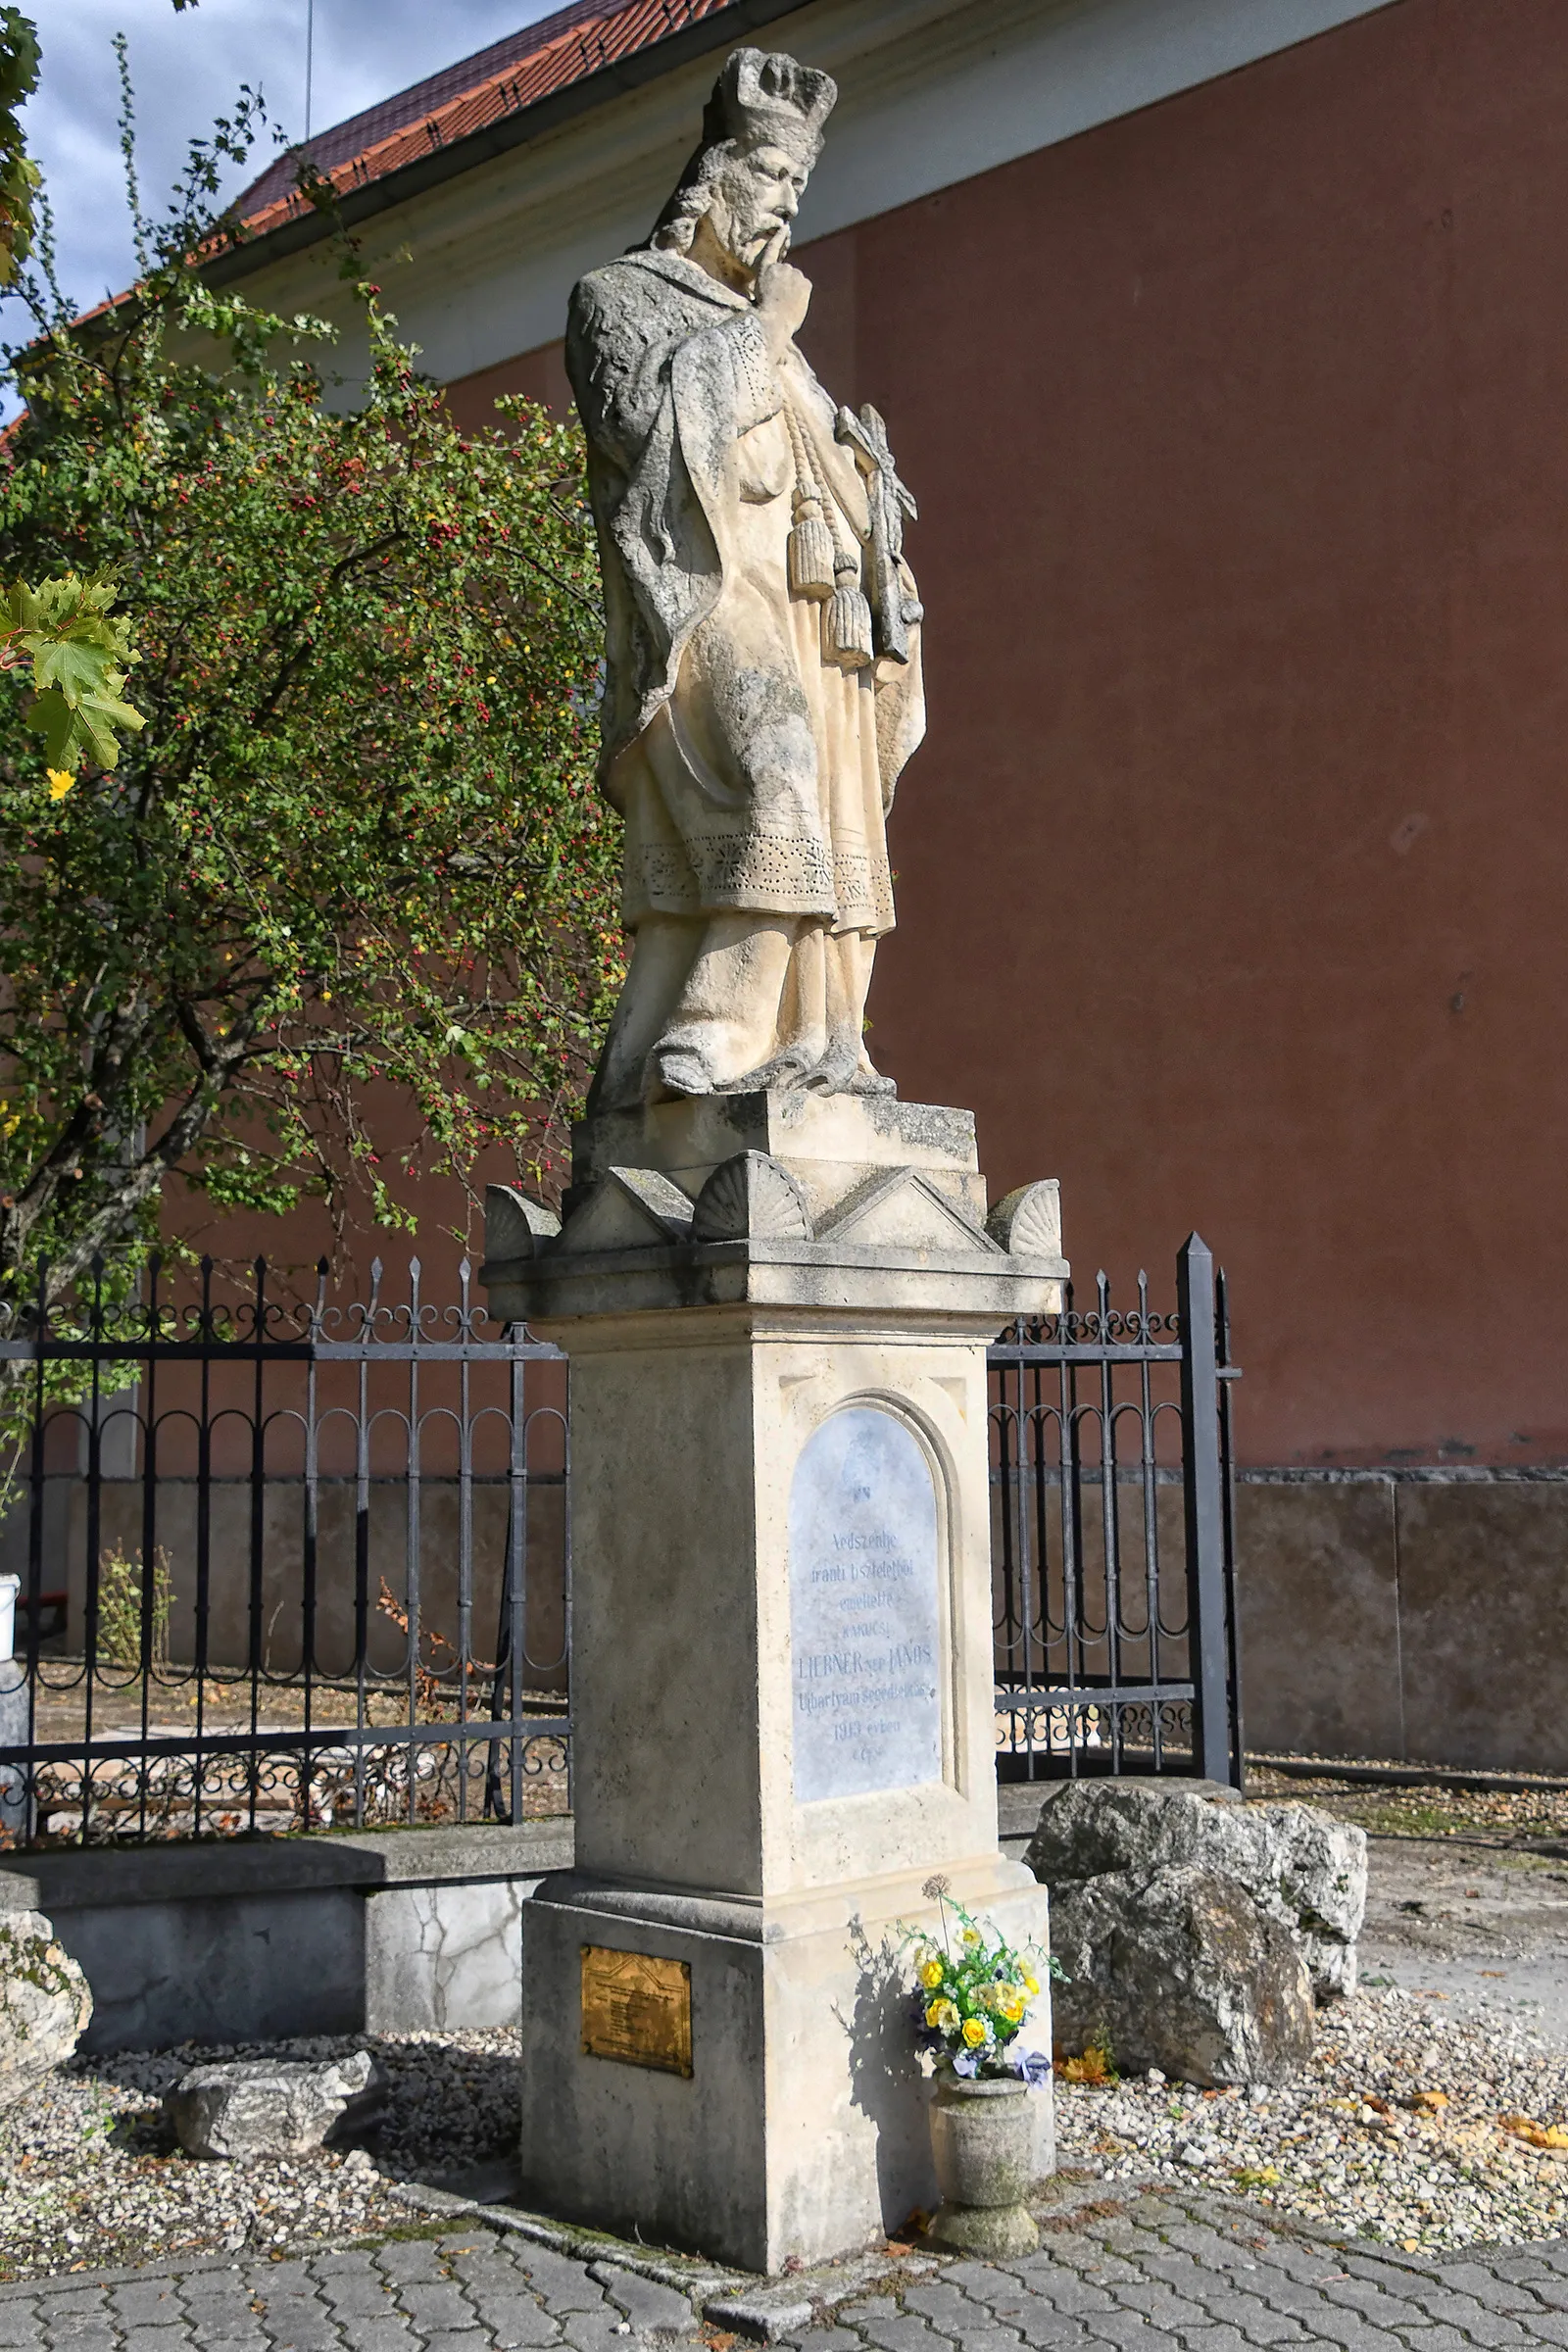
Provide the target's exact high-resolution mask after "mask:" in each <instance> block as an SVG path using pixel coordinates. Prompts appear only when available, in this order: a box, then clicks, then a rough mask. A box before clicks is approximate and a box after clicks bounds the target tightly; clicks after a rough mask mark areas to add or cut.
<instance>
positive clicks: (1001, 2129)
mask: <svg viewBox="0 0 1568 2352" xmlns="http://www.w3.org/2000/svg"><path fill="white" fill-rule="evenodd" d="M931 2154H932V2157H933V2159H934V2161H935V2164H936V2174H937V2186H938V2188H940V2189H941V2191H942V2205H941V2209H940V2211H939V2212H937V2213H936V2214H935V2215H934V2216H933V2218H932V2221H931V2224H930V2227H929V2229H927V2231H926V2235H927V2236H928V2237H931V2238H934V2239H935V2240H936V2241H937V2243H938V2244H939V2245H945V2246H962V2247H963V2248H964V2249H965V2250H966V2251H968V2252H970V2253H974V2254H1029V2253H1032V2252H1033V2251H1034V2249H1035V2247H1036V2246H1038V2245H1039V2243H1040V2232H1039V2230H1038V2229H1036V2228H1035V2225H1034V2223H1033V2221H1032V2220H1031V2219H1030V2216H1029V2209H1028V2205H1027V2203H1026V2201H1025V2200H1026V2199H1027V2197H1028V2195H1029V2192H1030V2190H1031V2189H1032V2188H1033V2187H1034V2166H1033V2156H1034V2118H1033V2116H1032V2114H1031V2113H1030V2108H1029V2085H1028V2083H1027V2082H1022V2081H1020V2080H1019V2078H1018V2077H1017V2076H1015V2075H977V2076H976V2077H975V2078H974V2079H973V2081H965V2079H964V2078H963V2077H962V2076H961V2075H950V2074H944V2075H943V2076H942V2078H941V2082H940V2087H939V2088H938V2091H937V2095H936V2097H935V2099H934V2100H933V2101H932V2105H931Z"/></svg>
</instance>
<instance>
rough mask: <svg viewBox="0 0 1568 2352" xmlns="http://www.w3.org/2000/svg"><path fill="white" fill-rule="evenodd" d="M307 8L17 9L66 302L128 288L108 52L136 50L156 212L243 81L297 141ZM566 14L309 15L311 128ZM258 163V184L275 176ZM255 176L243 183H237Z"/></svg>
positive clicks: (427, 9)
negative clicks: (32, 36)
mask: <svg viewBox="0 0 1568 2352" xmlns="http://www.w3.org/2000/svg"><path fill="white" fill-rule="evenodd" d="M308 5H309V0H201V5H200V6H199V7H198V8H197V9H195V10H194V11H191V10H189V9H187V10H186V11H185V13H184V14H183V15H180V16H176V15H175V14H174V11H173V7H172V0H30V5H29V0H24V6H25V10H26V13H27V14H28V15H30V16H31V17H32V18H33V20H34V22H35V23H36V25H37V26H38V31H39V36H40V39H41V40H42V43H43V73H42V78H41V81H40V84H39V88H38V92H37V95H36V96H35V97H34V98H33V99H32V101H31V103H30V104H29V106H28V108H27V113H26V124H27V139H28V145H29V146H30V148H31V150H32V153H33V154H34V156H35V157H36V158H37V160H38V162H39V163H40V164H42V166H43V168H44V172H45V175H46V179H47V183H48V188H49V194H50V198H51V201H52V202H53V205H54V208H55V215H56V222H57V237H58V243H59V249H60V275H61V283H62V286H63V287H64V289H65V291H66V292H67V293H68V294H70V295H72V296H73V298H74V299H75V300H77V301H79V302H81V303H83V304H86V303H91V302H95V301H97V300H98V298H99V297H100V296H101V295H102V294H104V293H106V292H108V291H110V290H112V289H115V288H118V287H121V286H123V285H124V283H125V281H126V279H127V277H128V275H129V274H130V236H129V231H128V229H127V227H126V224H125V208H124V200H123V176H122V170H121V161H120V135H119V131H118V129H117V127H116V123H117V117H118V114H119V85H118V81H117V76H116V68H115V57H114V51H113V49H112V48H111V47H110V42H111V40H112V39H113V36H114V35H115V33H116V32H123V33H124V34H125V36H126V38H127V39H128V41H129V43H130V67H131V75H132V78H133V80H134V82H135V87H136V106H137V115H138V148H139V162H140V172H141V182H142V203H143V207H144V209H145V210H147V211H154V210H155V209H161V207H155V205H154V203H153V199H155V198H158V197H161V196H162V195H163V192H164V190H165V189H166V188H167V187H168V185H169V183H170V181H171V180H172V177H173V175H174V172H175V171H176V169H177V168H178V165H179V163H180V161H181V159H182V157H183V154H184V150H185V145H186V142H187V141H188V140H189V139H191V138H193V137H199V136H201V134H202V133H203V132H204V131H205V130H206V128H207V126H208V125H209V123H211V122H212V119H213V117H214V116H215V115H218V114H222V113H225V112H226V111H227V109H228V107H229V105H230V103H231V101H232V99H233V97H234V94H235V92H236V90H237V89H238V87H239V85H240V83H241V82H246V81H248V82H249V83H250V84H251V85H252V87H253V88H257V89H259V90H260V91H261V92H262V94H263V96H264V97H265V98H266V100H267V106H268V112H269V114H270V116H271V117H272V118H273V120H274V121H276V122H278V123H281V124H282V126H283V129H284V130H285V132H286V133H287V134H288V137H289V138H290V139H296V138H299V137H300V136H302V135H303V132H304V129H305V54H306V16H307V8H308ZM559 5H560V0H315V39H314V45H313V72H312V93H311V121H312V124H313V127H314V128H316V129H317V130H322V129H325V127H326V126H327V125H328V124H329V123H340V122H342V121H343V119H344V117H345V116H348V115H353V114H357V113H358V112H359V111H360V109H361V108H362V107H366V106H369V105H371V104H373V103H374V101H375V100H377V99H379V98H385V97H387V96H389V95H390V93H391V92H392V91H394V90H400V89H404V88H406V87H407V85H408V84H409V83H410V82H413V81H418V80H419V79H420V78H421V77H422V76H423V75H424V74H426V73H434V72H435V71H436V70H437V69H438V68H439V67H441V66H446V65H451V64H452V63H453V62H454V60H455V59H457V58H460V57H466V56H467V55H468V54H469V52H470V51H472V50H475V49H482V48H484V46H485V45H486V43H487V42H490V41H495V40H499V39H501V37H502V35H503V34H505V33H508V32H512V31H514V30H515V28H516V27H517V26H518V25H526V24H528V23H530V22H531V21H532V20H533V19H534V18H536V17H542V16H547V15H549V14H550V12H551V10H552V8H554V7H556V6H559ZM274 152H275V150H274V149H273V148H272V147H271V146H270V145H269V146H267V147H266V148H265V149H262V150H259V151H258V153H257V158H256V163H255V170H256V171H260V170H261V169H262V167H263V165H264V164H266V163H267V162H269V161H270V159H271V156H272V154H273V153H274ZM252 176H254V173H253V172H246V173H245V175H244V178H241V179H240V180H239V181H238V184H239V185H241V186H243V185H244V180H245V178H250V177H252Z"/></svg>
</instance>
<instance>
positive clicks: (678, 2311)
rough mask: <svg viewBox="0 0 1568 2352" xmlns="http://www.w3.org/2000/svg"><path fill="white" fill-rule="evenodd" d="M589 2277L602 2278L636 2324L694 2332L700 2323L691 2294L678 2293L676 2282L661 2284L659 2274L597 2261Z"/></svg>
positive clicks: (617, 2304) (612, 2298)
mask: <svg viewBox="0 0 1568 2352" xmlns="http://www.w3.org/2000/svg"><path fill="white" fill-rule="evenodd" d="M589 2277H590V2278H595V2279H597V2280H598V2282H599V2284H600V2285H601V2286H602V2287H603V2288H604V2290H605V2292H606V2294H607V2295H608V2296H609V2297H610V2300H611V2301H612V2303H613V2304H614V2305H615V2306H616V2307H617V2309H619V2310H620V2311H622V2312H624V2313H625V2315H626V2317H627V2319H628V2320H630V2322H631V2324H632V2326H633V2327H637V2328H646V2329H648V2330H649V2331H650V2332H652V2331H653V2330H654V2329H656V2328H658V2329H662V2330H664V2331H665V2332H672V2331H673V2330H675V2329H679V2330H680V2332H681V2333H682V2334H690V2332H691V2330H692V2328H693V2327H695V2326H696V2324H697V2315H696V2314H695V2312H694V2311H693V2310H692V2306H691V2299H690V2297H689V2296H687V2295H679V2294H677V2293H676V2292H675V2289H674V2288H673V2287H672V2286H661V2284H660V2283H659V2280H658V2279H657V2278H643V2277H642V2276H641V2274H640V2273H639V2272H637V2271H623V2270H621V2269H620V2268H619V2266H618V2265H617V2264H615V2263H612V2262H607V2263H598V2262H596V2263H595V2264H594V2266H593V2268H592V2270H591V2271H590V2272H589Z"/></svg>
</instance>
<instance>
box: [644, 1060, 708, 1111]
mask: <svg viewBox="0 0 1568 2352" xmlns="http://www.w3.org/2000/svg"><path fill="white" fill-rule="evenodd" d="M715 1092H717V1089H716V1088H715V1086H714V1083H713V1073H712V1071H711V1069H710V1068H709V1066H708V1064H707V1062H706V1061H705V1060H704V1059H703V1056H702V1055H701V1054H694V1053H692V1052H691V1051H690V1050H689V1049H688V1048H684V1047H674V1048H672V1049H670V1051H668V1052H667V1053H663V1054H651V1055H650V1056H649V1064H648V1079H647V1083H646V1085H645V1087H644V1090H643V1098H644V1101H645V1102H648V1103H674V1102H680V1101H684V1100H685V1099H687V1098H688V1097H690V1096H692V1095H711V1094H713V1093H715Z"/></svg>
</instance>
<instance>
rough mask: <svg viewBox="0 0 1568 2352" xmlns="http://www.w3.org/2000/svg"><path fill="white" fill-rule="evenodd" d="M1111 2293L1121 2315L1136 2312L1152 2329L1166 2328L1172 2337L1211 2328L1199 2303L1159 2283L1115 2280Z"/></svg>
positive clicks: (1158, 2280) (1144, 2279) (1153, 2280)
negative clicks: (1186, 2330)
mask: <svg viewBox="0 0 1568 2352" xmlns="http://www.w3.org/2000/svg"><path fill="white" fill-rule="evenodd" d="M1114 2292H1115V2296H1116V2300H1117V2302H1118V2303H1119V2304H1120V2305H1121V2306H1122V2309H1123V2310H1124V2311H1132V2312H1137V2313H1139V2314H1140V2315H1141V2316H1142V2317H1143V2318H1144V2319H1146V2320H1148V2321H1149V2322H1150V2323H1151V2325H1152V2326H1153V2327H1164V2328H1168V2329H1169V2330H1170V2331H1171V2332H1172V2333H1175V2332H1176V2331H1177V2330H1178V2329H1180V2328H1183V2327H1210V2326H1211V2325H1212V2322H1211V2321H1210V2319H1209V2315H1208V2313H1207V2312H1206V2311H1205V2310H1204V2309H1203V2307H1202V2305H1201V2303H1195V2302H1194V2301H1192V2299H1191V2298H1190V2297H1189V2296H1186V2295H1178V2294H1175V2293H1173V2292H1172V2290H1171V2289H1170V2288H1169V2287H1168V2286H1166V2284H1165V2283H1164V2281H1163V2280H1162V2279H1157V2278H1141V2279H1135V2280H1131V2281H1128V2280H1118V2282H1117V2284H1116V2287H1115V2289H1114Z"/></svg>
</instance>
